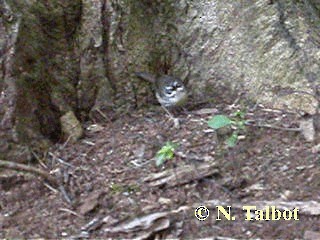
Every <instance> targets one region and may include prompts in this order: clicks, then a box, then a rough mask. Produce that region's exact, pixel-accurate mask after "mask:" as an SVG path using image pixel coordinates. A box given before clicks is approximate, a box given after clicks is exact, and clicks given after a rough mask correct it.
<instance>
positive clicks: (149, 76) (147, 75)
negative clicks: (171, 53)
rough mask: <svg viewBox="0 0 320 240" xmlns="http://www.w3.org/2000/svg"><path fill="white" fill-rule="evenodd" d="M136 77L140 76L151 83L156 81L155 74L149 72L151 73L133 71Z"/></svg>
mask: <svg viewBox="0 0 320 240" xmlns="http://www.w3.org/2000/svg"><path fill="white" fill-rule="evenodd" d="M134 74H135V75H136V76H137V77H138V78H141V79H143V80H146V81H148V82H151V83H155V81H156V76H155V75H153V74H151V73H147V72H135V73H134Z"/></svg>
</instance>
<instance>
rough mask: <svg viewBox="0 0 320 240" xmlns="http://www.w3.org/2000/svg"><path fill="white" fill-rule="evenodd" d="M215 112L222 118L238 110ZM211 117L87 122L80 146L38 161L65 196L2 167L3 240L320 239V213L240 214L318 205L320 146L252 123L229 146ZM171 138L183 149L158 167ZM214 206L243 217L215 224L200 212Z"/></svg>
mask: <svg viewBox="0 0 320 240" xmlns="http://www.w3.org/2000/svg"><path fill="white" fill-rule="evenodd" d="M215 107H216V108H218V109H219V111H218V112H219V113H223V114H228V113H230V112H233V111H235V109H230V106H229V107H228V108H229V109H226V108H223V107H219V106H215ZM201 108H202V109H203V108H206V109H208V108H209V109H210V108H211V109H212V106H210V105H207V106H202V107H201ZM209 112H210V111H209ZM212 115H213V113H206V111H204V110H203V111H199V109H198V110H193V111H190V112H188V113H180V115H179V119H180V129H175V128H173V126H172V125H173V124H172V121H171V120H170V119H169V118H168V117H167V116H166V115H165V114H164V112H163V111H162V110H161V109H160V108H159V109H156V110H150V109H144V110H139V111H132V112H131V113H130V114H129V113H127V114H124V115H123V116H121V118H116V119H114V120H110V121H107V120H105V122H104V123H100V124H96V125H93V124H92V123H88V124H87V126H86V128H87V129H86V133H85V137H84V138H83V139H81V140H80V141H79V142H78V143H76V144H71V143H61V144H57V145H55V146H54V148H52V149H51V150H50V152H49V153H48V154H47V156H46V158H45V159H42V160H43V164H40V163H38V166H39V167H40V168H42V169H46V168H45V166H46V167H47V169H46V170H48V171H51V173H52V175H54V176H57V178H59V179H60V181H61V184H62V186H64V190H65V193H64V194H62V193H61V189H60V190H59V189H50V188H49V187H48V185H46V184H45V183H44V181H43V180H42V179H41V178H37V177H35V176H32V175H28V174H23V173H18V174H17V173H16V172H12V171H7V170H2V171H1V172H0V189H1V192H0V199H1V202H0V238H40V237H41V238H50V239H53V238H68V239H69V238H107V237H114V238H115V237H116V238H133V237H142V236H143V235H144V236H145V237H149V238H177V237H178V238H182V239H184V238H200V237H201V238H204V237H217V236H220V237H230V238H231V237H232V238H239V239H246V238H260V239H294V238H295V239H301V238H303V237H306V235H305V234H306V232H307V231H311V232H313V234H317V233H320V216H319V215H317V214H308V213H301V214H299V220H297V221H296V220H288V221H285V220H279V221H245V212H244V211H243V210H242V209H241V208H239V207H236V205H237V206H241V205H252V204H250V203H253V202H257V201H266V200H268V201H282V202H288V203H290V202H292V203H294V202H296V201H300V202H306V203H307V202H309V201H316V202H320V191H319V189H320V155H319V152H317V151H314V146H315V145H316V144H319V139H317V142H313V143H308V142H306V141H305V140H304V138H303V137H302V135H301V134H300V133H299V132H293V131H287V130H277V129H274V128H265V127H253V126H247V127H246V130H245V131H244V132H243V133H242V136H244V139H242V140H240V141H239V143H238V144H237V145H236V146H235V147H234V148H227V147H226V146H225V143H224V139H225V138H226V136H227V134H225V133H219V132H218V133H217V132H215V131H213V130H212V129H210V128H209V127H208V125H207V123H206V120H208V119H209V118H210V116H212ZM246 118H248V119H253V120H255V122H256V123H257V124H259V123H264V124H265V123H270V124H271V125H272V126H281V127H284V128H288V129H290V128H296V127H298V125H297V123H298V118H297V116H296V115H295V114H291V113H288V112H283V111H266V110H265V109H263V108H262V107H258V108H256V109H254V110H250V111H249V112H248V113H247V115H246ZM167 141H171V142H175V143H178V145H179V146H178V148H177V149H176V154H175V157H174V159H172V160H168V161H167V162H166V163H165V164H164V165H163V166H162V167H156V165H155V160H154V156H155V154H156V152H157V151H158V150H159V149H160V148H161V147H162V146H163V145H164V144H165V143H166V142H167ZM213 162H214V163H216V165H217V169H218V171H217V172H215V173H214V174H212V175H209V176H205V177H203V178H200V179H199V178H197V177H196V176H195V178H194V180H190V181H188V182H183V183H181V184H180V183H179V180H177V183H175V184H171V185H170V186H168V184H165V183H164V184H162V185H161V186H158V187H152V186H150V184H149V183H148V182H146V181H144V179H145V178H146V177H148V176H150V175H152V174H154V173H160V172H163V171H166V170H173V174H174V172H175V170H176V169H178V168H179V167H182V166H185V165H188V166H192V167H194V168H195V169H197V167H199V166H201V165H202V164H205V163H213ZM171 181H175V180H171ZM62 192H63V191H62ZM68 198H70V199H68ZM210 200H215V201H217V202H218V203H219V202H222V203H225V204H226V205H229V204H230V206H231V208H232V214H234V215H235V216H236V220H235V221H228V220H227V219H226V218H224V217H223V216H222V220H221V221H218V220H216V217H217V214H216V209H215V208H214V206H212V205H211V206H208V208H209V210H210V216H209V218H208V219H207V220H205V221H199V220H197V219H196V218H195V215H194V210H195V208H196V206H198V205H200V204H205V203H208V201H210ZM68 201H70V202H68ZM225 207H226V206H225ZM167 212H170V214H165V215H164V216H163V217H159V219H158V220H156V221H154V222H152V224H151V225H148V224H146V223H144V222H142V223H141V224H140V226H136V227H133V228H130V227H129V226H128V225H126V223H130V221H131V220H134V219H135V218H137V217H143V216H149V215H150V214H152V213H167ZM123 226H127V228H126V227H123ZM117 227H118V228H122V229H120V230H119V229H117Z"/></svg>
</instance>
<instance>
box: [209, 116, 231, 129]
mask: <svg viewBox="0 0 320 240" xmlns="http://www.w3.org/2000/svg"><path fill="white" fill-rule="evenodd" d="M231 124H232V121H231V119H230V118H228V117H227V116H225V115H216V116H214V117H213V118H211V119H209V121H208V125H209V127H211V128H213V129H219V128H223V127H225V126H229V125H231Z"/></svg>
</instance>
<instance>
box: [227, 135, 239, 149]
mask: <svg viewBox="0 0 320 240" xmlns="http://www.w3.org/2000/svg"><path fill="white" fill-rule="evenodd" d="M237 142H238V134H237V133H236V132H234V133H232V135H231V136H230V137H228V138H227V140H226V144H227V145H228V147H231V148H232V147H234V146H235V145H236V144H237Z"/></svg>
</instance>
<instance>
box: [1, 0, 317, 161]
mask: <svg viewBox="0 0 320 240" xmlns="http://www.w3.org/2000/svg"><path fill="white" fill-rule="evenodd" d="M0 12H1V18H0V53H1V55H0V63H1V65H0V68H1V69H0V70H1V71H0V90H1V98H0V103H1V105H0V118H1V126H0V127H1V140H0V151H1V152H2V153H4V152H8V151H9V152H10V149H11V150H13V149H15V147H13V146H20V145H21V146H24V145H27V146H41V144H40V145H39V142H41V143H44V144H43V145H44V146H45V147H46V146H47V145H48V143H49V142H48V141H47V140H48V139H50V140H53V141H57V140H59V139H60V138H61V122H60V120H59V119H60V117H61V116H62V115H64V114H65V113H67V112H69V111H73V112H75V114H76V116H77V117H78V118H80V119H81V120H84V119H86V118H87V116H88V113H89V112H90V111H92V110H94V109H97V108H99V109H104V108H106V107H108V108H110V107H111V106H116V109H120V110H121V109H122V110H125V111H127V110H128V106H130V103H134V102H133V101H134V100H135V99H136V96H140V95H146V94H149V95H151V93H150V92H149V89H148V88H146V86H144V83H141V82H140V81H138V80H137V79H135V78H134V77H133V74H132V73H133V72H134V71H149V72H153V73H168V74H173V75H177V76H179V77H181V78H182V79H183V80H185V81H187V82H188V85H189V87H190V89H192V93H193V95H194V97H195V98H196V99H202V100H205V99H206V100H210V99H211V98H213V97H214V98H215V99H216V101H219V97H221V96H223V95H226V94H230V95H231V94H233V93H237V92H240V93H245V96H246V97H248V98H250V99H252V100H255V101H257V102H261V103H264V104H266V105H270V106H272V107H279V108H284V107H289V108H292V109H295V110H302V111H305V112H308V113H311V114H314V113H315V112H316V110H317V108H318V100H317V98H318V99H319V96H316V89H317V88H319V79H320V68H319V61H320V50H319V45H320V30H319V24H320V19H319V15H320V1H319V0H313V1H312V0H305V1H284V0H281V1H270V0H256V1H244V0H243V1H231V0H227V1H219V0H216V1H213V0H201V1H191V0H179V1H170V0H166V1H146V0H140V1H136V0H117V1H116V0H110V1H108V0H94V1H89V0H82V1H81V0H76V1H67V2H66V1H62V0H52V1H45V0H42V1H30V0H29V1H27V0H24V1H20V0H19V1H17V0H0ZM115 90H116V92H115ZM114 96H115V98H113V97H114ZM132 106H133V105H132ZM11 152H12V151H11ZM2 157H3V156H2ZM13 158H16V157H13Z"/></svg>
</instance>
